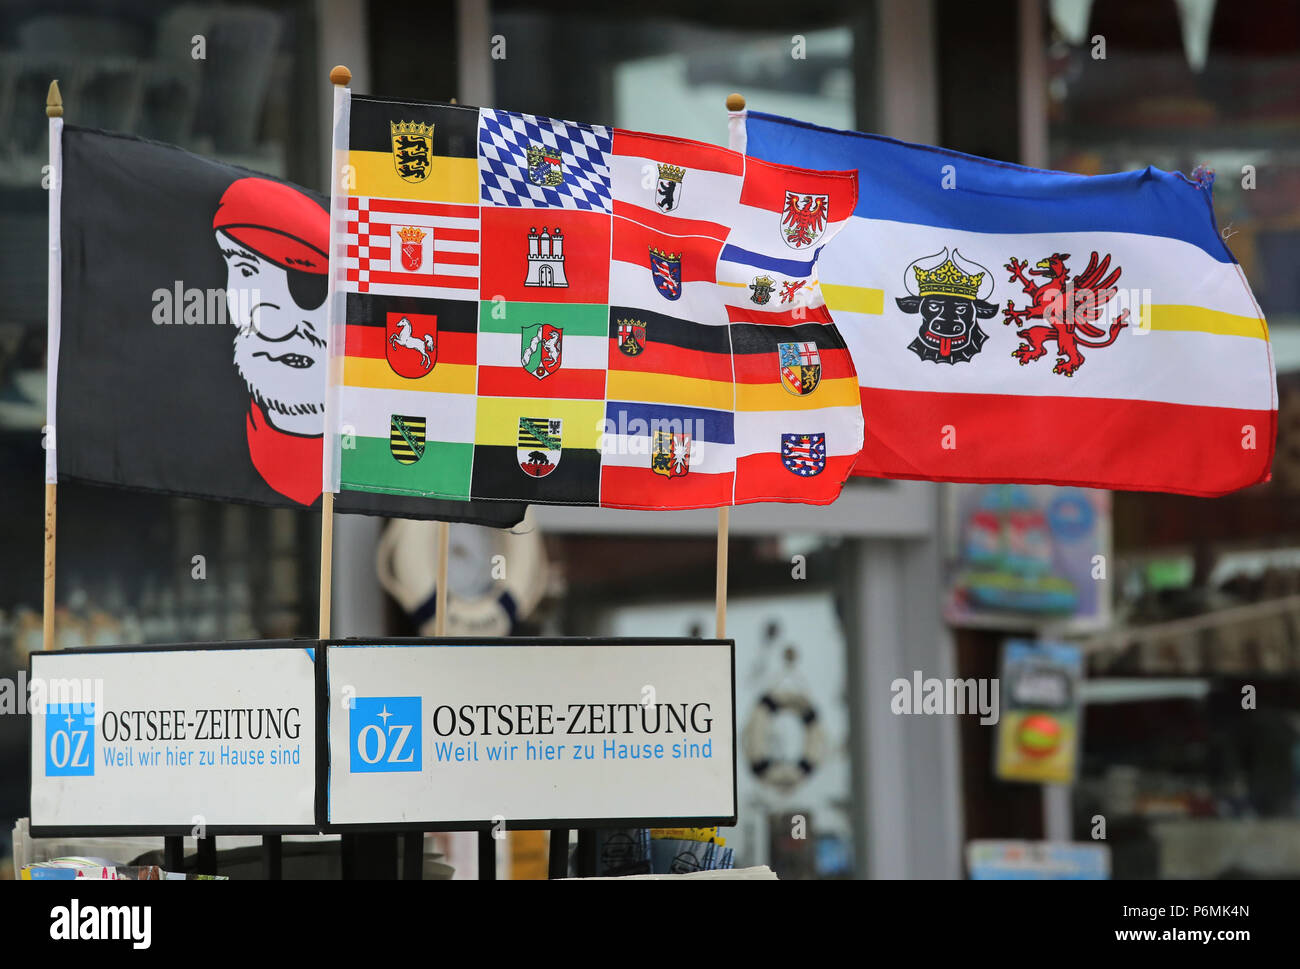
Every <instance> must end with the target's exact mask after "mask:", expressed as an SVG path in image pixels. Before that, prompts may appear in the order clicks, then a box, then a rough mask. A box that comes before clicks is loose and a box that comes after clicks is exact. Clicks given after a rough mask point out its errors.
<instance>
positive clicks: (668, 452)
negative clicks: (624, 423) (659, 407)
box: [650, 431, 691, 478]
mask: <svg viewBox="0 0 1300 969" xmlns="http://www.w3.org/2000/svg"><path fill="white" fill-rule="evenodd" d="M650 470H651V471H653V472H654V473H655V474H662V475H663V476H664V477H666V478H680V477H682V475H684V474H686V473H687V472H688V471H690V470H691V436H690V435H689V434H674V433H673V432H672V431H655V440H654V450H653V451H652V452H651V454H650Z"/></svg>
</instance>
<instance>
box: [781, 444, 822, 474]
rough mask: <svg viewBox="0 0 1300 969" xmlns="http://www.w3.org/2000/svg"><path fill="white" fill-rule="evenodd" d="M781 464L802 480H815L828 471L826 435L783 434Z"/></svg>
mask: <svg viewBox="0 0 1300 969" xmlns="http://www.w3.org/2000/svg"><path fill="white" fill-rule="evenodd" d="M781 463H782V464H784V465H785V467H786V470H787V471H789V472H791V473H792V474H797V475H798V476H799V477H801V478H814V477H816V476H817V475H819V474H821V473H822V472H823V471H825V470H826V435H825V434H782V435H781Z"/></svg>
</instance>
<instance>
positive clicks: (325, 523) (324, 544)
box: [318, 64, 352, 639]
mask: <svg viewBox="0 0 1300 969" xmlns="http://www.w3.org/2000/svg"><path fill="white" fill-rule="evenodd" d="M351 81H352V72H351V71H350V70H348V69H347V68H346V67H344V66H343V65H342V64H338V65H336V66H335V67H333V68H332V69H331V70H330V83H331V84H332V85H334V112H333V118H332V121H331V125H330V177H329V193H330V252H329V272H330V300H329V320H328V322H327V324H326V329H327V331H328V339H329V340H330V344H331V346H330V356H329V361H328V366H329V371H330V378H329V379H332V376H333V368H334V354H335V353H336V352H337V347H335V346H334V342H335V341H334V337H335V333H334V327H335V326H336V325H337V322H338V321H337V320H335V319H334V315H335V305H334V304H335V302H336V300H335V299H334V287H335V285H336V281H335V279H334V276H333V274H334V271H335V261H334V260H335V252H334V234H335V228H336V227H335V225H334V215H335V213H334V196H335V194H336V191H337V186H336V185H335V183H334V180H335V179H336V178H337V177H338V173H337V172H336V171H335V168H336V167H337V159H336V158H335V148H336V144H335V142H336V139H337V136H338V131H337V128H338V123H339V118H338V114H339V95H340V93H341V92H342V91H344V90H346V88H347V86H348V84H349V83H350V82H351ZM332 396H333V389H332V388H330V387H326V389H325V402H326V406H325V426H324V428H323V431H322V433H323V434H324V435H325V437H324V443H325V449H326V451H328V452H329V453H327V454H325V455H324V465H325V467H324V469H323V474H324V478H323V484H324V487H323V488H322V489H321V500H320V621H319V633H318V635H319V637H320V638H321V639H329V637H330V602H331V595H332V593H333V589H334V487H335V484H334V481H333V478H334V475H333V473H332V472H333V464H334V457H333V448H335V447H336V446H337V444H338V437H337V435H335V434H333V433H331V428H330V421H331V420H332V419H334V414H333V413H331V409H330V407H329V401H330V398H331V397H332Z"/></svg>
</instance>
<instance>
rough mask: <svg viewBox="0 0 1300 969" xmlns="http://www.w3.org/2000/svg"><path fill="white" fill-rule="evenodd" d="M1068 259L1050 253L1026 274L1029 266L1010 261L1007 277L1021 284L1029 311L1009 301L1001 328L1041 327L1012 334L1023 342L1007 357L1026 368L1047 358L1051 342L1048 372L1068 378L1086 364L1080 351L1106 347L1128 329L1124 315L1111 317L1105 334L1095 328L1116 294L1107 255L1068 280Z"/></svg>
mask: <svg viewBox="0 0 1300 969" xmlns="http://www.w3.org/2000/svg"><path fill="white" fill-rule="evenodd" d="M1069 258H1070V254H1069V253H1068V252H1054V253H1052V254H1051V255H1050V256H1048V257H1047V258H1046V259H1040V260H1039V261H1038V262H1037V263H1036V264H1035V266H1034V268H1033V269H1029V263H1028V262H1025V261H1023V260H1020V259H1016V258H1015V257H1014V256H1013V257H1012V258H1011V261H1010V262H1009V263H1007V265H1006V268H1007V269H1008V270H1010V272H1011V282H1013V283H1014V282H1019V283H1020V284H1021V285H1022V286H1023V287H1024V291H1025V292H1026V293H1027V294H1028V295H1029V305H1028V306H1026V307H1024V308H1023V309H1016V304H1015V300H1014V299H1008V300H1007V305H1006V308H1005V309H1004V310H1003V311H1002V313H1003V316H1004V319H1003V320H1002V322H1003V323H1004V324H1012V323H1015V324H1021V325H1023V324H1027V323H1031V322H1033V321H1035V320H1037V321H1041V322H1039V323H1038V324H1037V325H1034V326H1025V327H1024V329H1020V330H1017V331H1016V336H1018V337H1020V339H1021V340H1022V341H1023V342H1022V343H1021V344H1020V346H1018V347H1016V348H1015V349H1014V350H1012V351H1011V355H1012V356H1013V357H1015V358H1016V359H1017V360H1019V361H1020V364H1021V366H1024V365H1025V364H1027V363H1029V361H1031V360H1037V359H1038V358H1039V357H1042V356H1045V355H1046V354H1047V344H1048V343H1049V342H1050V341H1052V340H1055V341H1056V354H1057V361H1056V366H1054V367H1053V368H1052V372H1053V373H1059V374H1064V375H1065V376H1067V377H1072V376H1074V373H1075V371H1076V370H1078V369H1079V367H1081V366H1082V365H1083V362H1084V356H1083V354H1082V353H1080V352H1079V347H1088V348H1090V349H1101V348H1102V347H1108V346H1110V345H1111V344H1112V343H1114V342H1115V340H1116V338H1117V337H1118V336H1119V331H1120V330H1122V329H1124V328H1125V327H1126V326H1128V318H1129V311H1128V310H1124V311H1123V312H1121V313H1120V314H1119V315H1118V316H1116V317H1115V319H1114V322H1112V323H1111V324H1110V332H1109V334H1107V332H1106V330H1103V329H1102V328H1101V327H1099V326H1096V325H1094V324H1095V323H1096V321H1097V320H1098V319H1100V318H1101V317H1102V315H1103V314H1104V313H1105V309H1106V304H1107V303H1109V302H1110V301H1111V299H1113V298H1114V296H1115V294H1116V293H1117V292H1118V290H1117V289H1116V288H1115V283H1116V282H1117V281H1118V280H1119V277H1120V272H1121V269H1120V267H1118V266H1116V267H1115V269H1114V271H1113V272H1111V273H1110V275H1109V276H1108V275H1106V273H1107V271H1108V270H1109V269H1110V254H1109V253H1108V254H1107V255H1106V257H1105V258H1104V259H1101V260H1100V261H1098V256H1097V253H1096V252H1094V253H1093V254H1092V258H1091V259H1089V260H1088V268H1087V269H1085V270H1084V271H1083V272H1081V273H1080V274H1079V275H1077V276H1075V277H1074V279H1070V271H1069V269H1068V268H1067V266H1066V260H1067V259H1069ZM1026 270H1029V275H1026V273H1025V271H1026ZM1031 275H1032V276H1039V277H1041V278H1042V279H1043V282H1041V283H1036V282H1034V281H1033V280H1032V279H1030V278H1029V276H1031Z"/></svg>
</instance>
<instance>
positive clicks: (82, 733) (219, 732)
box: [30, 646, 316, 836]
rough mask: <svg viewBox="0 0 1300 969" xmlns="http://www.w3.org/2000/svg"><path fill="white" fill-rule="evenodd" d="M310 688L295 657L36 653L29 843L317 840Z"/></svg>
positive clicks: (307, 662)
mask: <svg viewBox="0 0 1300 969" xmlns="http://www.w3.org/2000/svg"><path fill="white" fill-rule="evenodd" d="M315 678H316V677H315V663H314V662H313V659H312V652H311V651H310V650H308V649H305V648H303V647H301V646H259V647H221V646H218V647H206V648H200V647H192V648H191V647H187V648H183V649H175V648H161V649H131V650H116V649H114V650H103V651H100V650H91V651H79V652H68V653H34V654H33V655H32V676H31V679H32V682H31V686H30V689H31V698H30V704H31V709H32V717H31V724H32V727H31V740H32V743H31V780H32V787H31V819H32V820H31V823H32V832H33V834H35V835H37V836H41V835H43V834H49V833H53V831H55V830H60V831H75V832H78V833H105V834H109V833H122V834H125V833H131V832H136V831H141V832H147V833H154V834H159V833H161V834H181V833H183V834H191V833H194V834H200V835H202V834H236V833H262V832H267V831H314V830H316V825H315V820H316V819H315V802H316V701H315V698H316V683H315Z"/></svg>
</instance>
